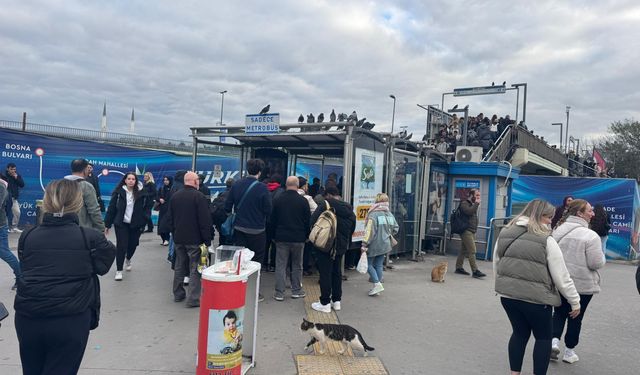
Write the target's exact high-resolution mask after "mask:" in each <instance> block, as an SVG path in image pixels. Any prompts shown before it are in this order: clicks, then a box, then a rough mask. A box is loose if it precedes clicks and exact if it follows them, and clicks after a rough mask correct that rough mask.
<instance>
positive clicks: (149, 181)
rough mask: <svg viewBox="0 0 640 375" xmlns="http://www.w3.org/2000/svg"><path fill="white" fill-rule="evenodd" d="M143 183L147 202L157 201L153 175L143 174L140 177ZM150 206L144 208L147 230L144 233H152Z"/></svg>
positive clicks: (149, 173)
mask: <svg viewBox="0 0 640 375" xmlns="http://www.w3.org/2000/svg"><path fill="white" fill-rule="evenodd" d="M142 179H143V182H144V189H143V190H144V192H145V194H146V195H147V200H148V201H149V202H153V201H155V200H156V199H157V197H158V195H157V192H156V181H155V180H154V179H153V174H152V173H151V172H144V175H143V177H142ZM152 208H153V206H152V205H149V206H148V207H147V208H146V210H147V211H146V212H145V216H146V217H147V223H146V225H147V230H146V231H145V232H148V233H151V232H153V221H152V220H151V209H152Z"/></svg>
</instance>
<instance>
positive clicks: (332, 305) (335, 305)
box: [331, 301, 342, 311]
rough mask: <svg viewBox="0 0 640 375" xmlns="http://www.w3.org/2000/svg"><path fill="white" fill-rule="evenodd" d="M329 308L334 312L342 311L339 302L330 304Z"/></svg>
mask: <svg viewBox="0 0 640 375" xmlns="http://www.w3.org/2000/svg"><path fill="white" fill-rule="evenodd" d="M331 307H332V308H333V309H334V310H335V311H340V310H341V309H342V306H341V305H340V301H335V302H331Z"/></svg>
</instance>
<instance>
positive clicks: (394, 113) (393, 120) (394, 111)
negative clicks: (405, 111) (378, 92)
mask: <svg viewBox="0 0 640 375" xmlns="http://www.w3.org/2000/svg"><path fill="white" fill-rule="evenodd" d="M389 97H390V98H391V99H393V113H392V114H391V134H393V123H394V122H395V119H396V97H395V96H394V95H389Z"/></svg>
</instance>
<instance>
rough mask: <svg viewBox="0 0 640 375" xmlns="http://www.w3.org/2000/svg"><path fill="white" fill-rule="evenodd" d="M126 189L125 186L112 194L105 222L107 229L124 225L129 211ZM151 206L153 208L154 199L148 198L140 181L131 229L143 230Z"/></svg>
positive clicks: (134, 203)
mask: <svg viewBox="0 0 640 375" xmlns="http://www.w3.org/2000/svg"><path fill="white" fill-rule="evenodd" d="M126 189H127V188H126V186H124V185H123V186H122V188H116V190H114V192H113V194H111V200H110V201H109V208H107V215H106V217H105V220H104V225H105V226H106V227H107V228H111V226H112V225H123V224H124V214H125V211H126V209H127V191H126ZM151 206H153V199H150V198H149V197H147V194H146V192H145V190H144V188H143V186H142V183H141V182H139V181H138V198H136V199H135V201H134V202H133V212H132V213H131V222H130V223H129V225H130V226H131V228H142V227H144V226H145V225H147V219H148V216H147V209H148V208H149V207H151Z"/></svg>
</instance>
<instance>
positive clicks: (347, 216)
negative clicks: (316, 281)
mask: <svg viewBox="0 0 640 375" xmlns="http://www.w3.org/2000/svg"><path fill="white" fill-rule="evenodd" d="M324 198H325V199H324V200H323V201H322V202H320V203H319V204H318V208H317V209H316V211H315V212H314V213H313V216H312V217H311V226H313V225H314V224H315V222H316V221H317V220H318V218H319V217H320V214H321V213H322V212H323V211H325V210H326V209H327V205H326V203H325V201H326V202H328V203H329V207H331V208H332V209H333V210H334V211H335V214H336V218H337V221H338V223H337V224H338V228H337V235H336V244H335V246H336V256H335V258H331V254H329V253H325V252H322V251H316V257H317V259H316V266H317V267H318V272H319V273H320V301H319V302H314V303H312V304H311V307H312V308H313V309H314V310H316V311H320V312H325V313H330V312H331V308H332V307H333V309H334V310H336V311H338V310H340V309H341V308H342V306H341V304H340V302H341V300H342V269H341V267H342V257H343V256H344V253H346V252H347V250H348V249H349V247H350V246H351V236H352V235H353V231H355V230H356V215H355V214H354V213H353V208H352V207H351V205H350V204H349V203H347V202H345V201H343V200H342V199H341V198H340V193H339V192H338V188H337V187H336V186H335V185H329V186H327V187H326V189H325V196H324Z"/></svg>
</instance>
